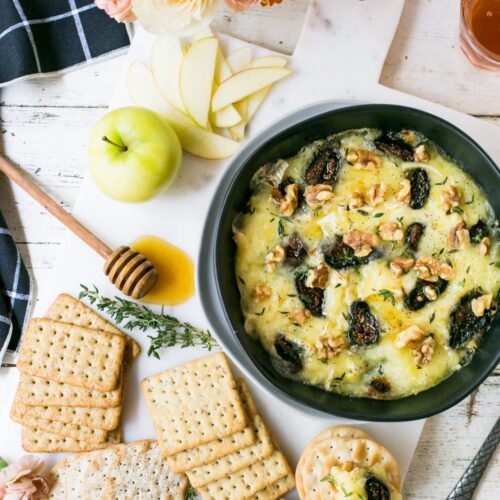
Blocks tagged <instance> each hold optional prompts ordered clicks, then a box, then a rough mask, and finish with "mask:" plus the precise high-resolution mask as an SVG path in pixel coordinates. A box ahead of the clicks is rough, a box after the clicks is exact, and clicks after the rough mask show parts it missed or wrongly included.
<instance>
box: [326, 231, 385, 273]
mask: <svg viewBox="0 0 500 500" xmlns="http://www.w3.org/2000/svg"><path fill="white" fill-rule="evenodd" d="M323 254H324V256H325V261H326V263H327V264H328V265H329V266H330V267H331V268H333V269H346V268H348V267H355V266H362V265H364V264H368V262H370V261H372V260H373V259H376V258H378V257H380V256H381V254H380V252H378V251H377V250H372V252H371V253H370V254H369V255H367V256H366V257H356V255H354V250H353V249H352V248H351V247H350V246H348V245H346V244H345V243H344V242H343V241H342V237H341V236H337V237H335V238H334V239H333V240H331V241H329V242H328V243H325V244H324V245H323Z"/></svg>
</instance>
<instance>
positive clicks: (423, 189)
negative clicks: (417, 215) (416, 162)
mask: <svg viewBox="0 0 500 500" xmlns="http://www.w3.org/2000/svg"><path fill="white" fill-rule="evenodd" d="M408 180H409V181H410V184H411V191H410V196H411V198H410V207H411V208H413V209H415V210H418V209H419V208H422V207H423V206H424V205H425V202H426V201H427V198H428V197H429V192H430V190H431V184H430V182H429V176H428V175H427V172H426V171H425V170H424V169H423V168H415V169H413V170H412V171H411V172H410V173H409V174H408Z"/></svg>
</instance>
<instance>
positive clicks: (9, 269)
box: [0, 213, 33, 362]
mask: <svg viewBox="0 0 500 500" xmlns="http://www.w3.org/2000/svg"><path fill="white" fill-rule="evenodd" d="M32 295H33V289H32V282H31V277H30V275H29V273H28V270H27V269H26V266H25V265H24V262H23V260H22V259H21V255H20V254H19V251H18V249H17V248H16V244H15V243H14V240H13V238H12V236H11V234H10V232H9V229H8V228H7V225H6V224H5V221H4V219H3V217H2V214H1V213H0V362H1V361H2V359H3V358H4V355H5V353H6V352H12V353H15V352H16V351H17V349H18V347H19V344H20V340H21V335H22V332H23V329H24V325H25V323H26V321H27V320H28V319H29V314H30V309H31V299H32Z"/></svg>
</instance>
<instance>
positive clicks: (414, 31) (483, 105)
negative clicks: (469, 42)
mask: <svg viewBox="0 0 500 500" xmlns="http://www.w3.org/2000/svg"><path fill="white" fill-rule="evenodd" d="M459 10H460V2H458V1H457V0H406V4H405V8H404V11H403V15H402V17H401V22H400V25H399V28H398V31H397V33H396V36H395V38H394V41H393V43H392V47H391V50H390V52H389V55H388V57H387V60H386V64H385V67H384V70H383V72H382V76H381V82H382V83H383V84H384V85H387V86H388V87H391V88H395V89H398V90H402V91H404V92H408V93H409V94H414V95H417V96H419V97H424V98H425V99H429V100H431V101H435V102H439V103H440V104H444V105H446V106H450V107H452V108H455V109H458V110H460V111H464V112H465V113H474V114H483V115H495V114H500V73H499V72H493V71H486V70H481V69H477V68H475V67H474V66H472V64H470V63H469V61H468V60H467V59H466V58H465V56H464V55H463V53H462V51H461V49H460V46H459V42H458V26H459Z"/></svg>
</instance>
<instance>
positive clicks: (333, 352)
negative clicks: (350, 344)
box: [315, 334, 345, 360]
mask: <svg viewBox="0 0 500 500" xmlns="http://www.w3.org/2000/svg"><path fill="white" fill-rule="evenodd" d="M315 347H316V351H317V353H318V358H319V359H322V360H323V359H332V358H334V357H335V356H338V355H339V354H340V353H341V352H342V351H343V350H344V349H345V342H344V339H343V338H342V337H334V336H333V335H329V334H323V335H320V336H319V337H318V340H317V341H316V344H315Z"/></svg>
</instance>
